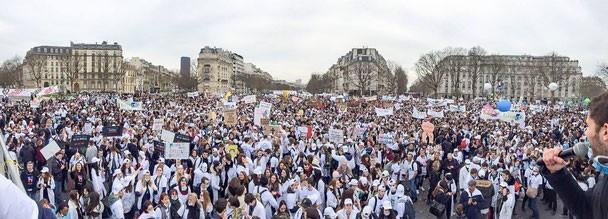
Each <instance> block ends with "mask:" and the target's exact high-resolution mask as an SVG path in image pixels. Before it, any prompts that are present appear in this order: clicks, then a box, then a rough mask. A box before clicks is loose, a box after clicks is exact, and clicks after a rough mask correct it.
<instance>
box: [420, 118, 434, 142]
mask: <svg viewBox="0 0 608 219" xmlns="http://www.w3.org/2000/svg"><path fill="white" fill-rule="evenodd" d="M434 131H435V125H433V123H430V122H428V121H425V122H422V136H421V139H422V140H423V141H427V140H428V142H433V141H434V139H435V135H434V133H433V132H434ZM427 138H428V139H427Z"/></svg>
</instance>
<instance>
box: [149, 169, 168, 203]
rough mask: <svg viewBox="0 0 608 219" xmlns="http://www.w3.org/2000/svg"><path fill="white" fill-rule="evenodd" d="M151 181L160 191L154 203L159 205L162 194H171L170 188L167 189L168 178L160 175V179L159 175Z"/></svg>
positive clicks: (155, 196)
mask: <svg viewBox="0 0 608 219" xmlns="http://www.w3.org/2000/svg"><path fill="white" fill-rule="evenodd" d="M150 179H151V180H152V182H153V183H154V185H156V188H157V189H158V192H157V193H156V194H155V195H154V203H159V201H160V194H162V193H163V192H164V193H169V191H168V190H169V188H168V187H167V178H165V175H160V177H159V176H158V175H154V176H152V177H151V178H150Z"/></svg>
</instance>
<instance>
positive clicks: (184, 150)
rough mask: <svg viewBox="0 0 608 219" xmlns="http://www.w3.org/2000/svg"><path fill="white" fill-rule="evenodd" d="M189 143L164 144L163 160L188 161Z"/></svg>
mask: <svg viewBox="0 0 608 219" xmlns="http://www.w3.org/2000/svg"><path fill="white" fill-rule="evenodd" d="M189 152H190V143H166V144H165V159H180V160H181V159H188V158H189V157H190V153H189Z"/></svg>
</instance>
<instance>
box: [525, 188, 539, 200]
mask: <svg viewBox="0 0 608 219" xmlns="http://www.w3.org/2000/svg"><path fill="white" fill-rule="evenodd" d="M537 195H538V189H537V188H528V190H526V196H528V198H536V196H537Z"/></svg>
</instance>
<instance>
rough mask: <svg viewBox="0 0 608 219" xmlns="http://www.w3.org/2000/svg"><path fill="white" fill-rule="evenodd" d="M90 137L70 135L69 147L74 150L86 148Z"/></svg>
mask: <svg viewBox="0 0 608 219" xmlns="http://www.w3.org/2000/svg"><path fill="white" fill-rule="evenodd" d="M89 139H91V136H90V135H72V141H71V143H70V146H72V147H76V148H86V147H87V146H88V145H89Z"/></svg>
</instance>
